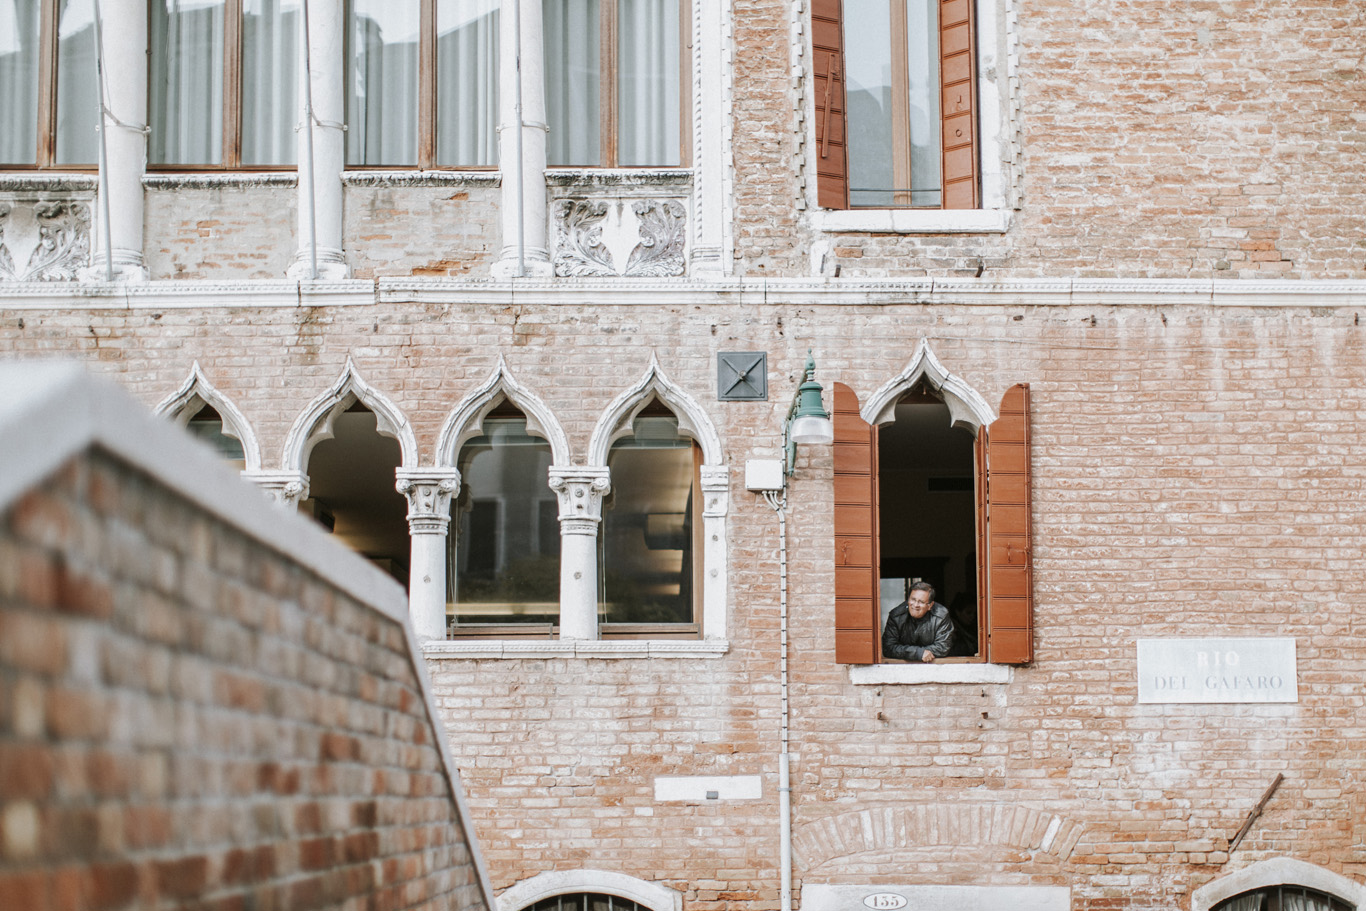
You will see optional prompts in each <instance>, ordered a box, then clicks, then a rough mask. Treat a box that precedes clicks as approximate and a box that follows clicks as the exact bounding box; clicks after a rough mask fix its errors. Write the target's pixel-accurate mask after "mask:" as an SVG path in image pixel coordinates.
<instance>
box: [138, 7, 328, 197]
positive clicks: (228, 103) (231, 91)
mask: <svg viewBox="0 0 1366 911" xmlns="http://www.w3.org/2000/svg"><path fill="white" fill-rule="evenodd" d="M244 12H245V4H244V3H243V0H223V73H222V79H223V112H222V116H223V123H222V130H221V133H222V147H221V150H220V152H219V157H220V158H221V159H222V160H221V161H220V163H218V164H189V163H182V164H177V163H173V162H166V163H154V162H152V161H150V160H149V161H148V162H147V170H148V171H159V172H166V171H170V172H180V173H187V172H200V171H202V172H210V173H216V172H219V171H294V170H297V169H298V165H297V164H268V165H243V164H242V56H243V49H242V34H243V28H242V17H243V15H244ZM151 17H152V6H151V4H150V3H149V4H148V6H147V26H148V28H147V31H148V35H149V36H150V34H151ZM299 28H300V29H301V30H302V28H303V24H302V21H301V22H300V25H299ZM300 65H301V66H302V61H300ZM147 75H148V80H149V81H148V86H147V102H148V108H149V111H150V108H151V91H152V87H151V82H150V79H151V76H152V58H151V48H150V47H149V48H148V54H147ZM291 91H293V90H292V89H291ZM148 118H149V119H150V118H151V114H150V113H149V114H148ZM151 126H152V129H156V124H152V125H151Z"/></svg>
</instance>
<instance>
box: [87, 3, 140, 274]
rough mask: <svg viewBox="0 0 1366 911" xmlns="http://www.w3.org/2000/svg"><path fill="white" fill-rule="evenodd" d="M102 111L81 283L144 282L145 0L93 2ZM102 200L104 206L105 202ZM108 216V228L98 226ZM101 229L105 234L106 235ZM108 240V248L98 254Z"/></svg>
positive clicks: (102, 225) (103, 225)
mask: <svg viewBox="0 0 1366 911" xmlns="http://www.w3.org/2000/svg"><path fill="white" fill-rule="evenodd" d="M98 2H99V13H100V26H101V37H102V39H103V41H102V44H103V50H104V55H103V56H104V72H105V73H106V74H115V78H106V79H105V80H104V87H105V101H106V104H107V109H106V110H105V112H104V114H103V116H102V117H101V120H100V129H101V130H102V131H103V138H104V146H105V160H104V164H105V167H104V169H103V172H102V173H101V174H100V193H101V194H102V195H104V196H105V197H106V199H102V200H100V202H99V204H98V205H97V206H96V212H95V214H96V219H97V222H98V224H99V226H98V227H97V228H96V229H95V231H94V235H93V237H94V244H93V246H95V247H96V248H97V250H96V253H95V254H94V256H92V257H91V260H90V265H89V266H87V267H85V268H84V269H82V270H81V275H80V277H81V279H82V280H83V281H88V282H103V281H105V280H106V279H107V278H108V277H109V275H110V273H111V272H112V275H113V280H114V281H116V282H145V281H146V280H147V277H148V276H147V268H146V266H145V265H144V260H143V252H142V242H143V237H142V233H143V226H142V219H143V192H142V175H143V173H144V172H145V171H146V170H147V126H146V124H147V0H98ZM106 200H107V202H106ZM106 216H108V225H107V226H106V225H105V224H104V221H105V217H106ZM106 227H107V229H108V230H107V234H106V230H105V229H106ZM106 236H107V237H108V240H109V249H108V250H105V249H104V244H105V238H106Z"/></svg>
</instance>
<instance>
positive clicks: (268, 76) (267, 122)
mask: <svg viewBox="0 0 1366 911" xmlns="http://www.w3.org/2000/svg"><path fill="white" fill-rule="evenodd" d="M299 22H300V15H299V0H245V2H244V3H243V4H242V164H243V165H246V166H248V167H251V166H263V165H293V164H294V163H295V162H296V161H297V158H296V157H295V152H294V149H295V146H296V143H297V134H296V133H295V131H294V125H295V123H296V121H298V119H299V106H298V104H297V102H296V100H295V96H296V94H297V93H296V90H295V86H297V85H298V80H299V74H298V66H299Z"/></svg>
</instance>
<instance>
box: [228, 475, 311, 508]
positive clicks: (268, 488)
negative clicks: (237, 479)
mask: <svg viewBox="0 0 1366 911" xmlns="http://www.w3.org/2000/svg"><path fill="white" fill-rule="evenodd" d="M242 477H243V478H245V479H246V480H248V481H250V482H251V483H253V484H255V485H256V486H257V487H259V488H261V490H262V491H264V492H265V495H266V496H267V497H269V498H270V501H271V502H272V503H274V504H275V505H276V506H279V507H282V508H284V509H289V510H294V509H298V508H299V504H300V503H301V502H302V501H304V500H306V499H308V475H306V474H303V473H301V472H297V471H244V472H242Z"/></svg>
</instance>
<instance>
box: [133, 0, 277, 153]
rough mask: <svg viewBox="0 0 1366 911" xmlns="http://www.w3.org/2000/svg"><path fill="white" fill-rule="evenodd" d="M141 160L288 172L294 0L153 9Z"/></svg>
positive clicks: (168, 0) (155, 3) (188, 3)
mask: <svg viewBox="0 0 1366 911" xmlns="http://www.w3.org/2000/svg"><path fill="white" fill-rule="evenodd" d="M149 11H150V20H149V25H148V47H149V50H150V54H151V71H150V74H149V78H148V82H147V93H148V104H147V107H148V111H147V118H148V122H149V124H150V125H151V133H150V134H149V136H148V142H147V160H148V163H149V164H150V165H152V166H154V167H156V166H162V167H220V168H239V167H241V168H267V167H271V168H273V167H292V166H293V165H294V163H295V143H296V138H295V129H294V128H295V125H296V123H297V122H298V120H299V110H298V105H297V104H296V103H295V96H296V93H295V91H294V86H295V85H296V84H297V82H298V71H297V67H298V58H299V29H300V23H301V16H300V9H299V0H152V2H151V3H150V4H149Z"/></svg>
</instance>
